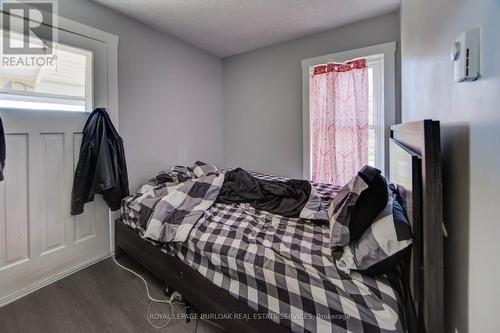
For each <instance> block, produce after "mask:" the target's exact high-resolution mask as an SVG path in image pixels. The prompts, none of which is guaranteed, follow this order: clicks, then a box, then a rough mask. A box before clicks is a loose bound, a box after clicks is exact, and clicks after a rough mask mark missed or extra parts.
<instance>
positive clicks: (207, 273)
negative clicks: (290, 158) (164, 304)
mask: <svg viewBox="0 0 500 333" xmlns="http://www.w3.org/2000/svg"><path fill="white" fill-rule="evenodd" d="M390 147H391V148H390V162H391V163H390V166H391V173H390V180H391V181H392V182H394V183H396V184H398V185H399V186H400V187H401V188H402V189H403V191H402V193H403V196H404V200H405V205H406V207H405V208H406V210H407V213H408V217H409V219H410V221H411V223H412V225H413V230H414V248H413V251H412V258H411V259H412V261H411V263H410V266H409V268H410V270H411V273H410V274H409V280H410V281H409V283H410V284H409V285H410V289H411V294H412V296H413V300H414V303H412V304H411V305H412V306H413V308H414V309H415V312H416V314H417V316H416V318H415V322H414V323H412V322H410V320H408V318H407V317H408V316H407V315H406V314H407V313H408V307H409V306H408V304H407V297H406V296H405V295H404V292H403V290H402V289H401V288H399V285H398V284H397V283H395V281H394V280H393V279H392V278H391V277H389V276H377V277H369V276H365V275H363V274H359V273H356V272H351V274H349V275H347V274H344V273H342V272H340V271H338V270H337V269H336V267H335V263H334V259H333V258H332V257H331V251H330V249H329V247H328V244H327V242H328V226H327V225H322V224H320V223H304V221H300V219H297V218H285V217H282V216H279V215H274V214H271V213H267V212H264V211H258V210H255V209H253V208H252V207H250V206H248V205H226V204H219V203H217V204H214V205H213V206H212V207H211V208H210V209H208V210H206V212H205V213H204V214H203V216H202V217H201V218H200V219H199V221H198V222H197V223H196V225H195V226H194V228H193V229H192V231H191V232H190V234H189V237H188V239H187V241H186V242H183V243H166V244H155V243H152V242H150V241H147V240H145V239H144V238H143V237H141V235H142V234H143V231H144V230H141V228H140V227H138V225H136V224H135V223H134V221H132V220H128V219H126V218H122V220H117V221H116V227H115V244H116V255H117V256H120V255H121V254H123V253H127V254H129V255H130V256H131V257H133V258H135V259H136V260H137V261H139V262H140V263H142V264H143V265H144V266H145V267H146V268H147V269H149V270H150V271H151V272H153V273H154V274H155V275H156V276H157V277H158V278H160V279H161V280H163V281H165V282H166V283H167V284H168V285H169V286H170V287H172V288H174V289H175V290H177V291H179V292H180V293H181V294H182V295H183V297H184V298H185V299H186V300H187V301H188V302H189V303H191V304H193V305H194V306H195V307H196V308H197V309H199V310H200V311H201V312H203V313H204V314H206V315H207V318H208V319H211V320H213V321H215V322H218V323H219V324H220V325H221V326H222V327H224V328H226V329H227V330H229V331H233V330H239V331H241V332H267V331H275V332H288V331H294V332H317V331H321V332H326V331H329V332H331V331H333V332H348V331H349V332H394V331H396V332H401V331H404V330H405V327H411V330H413V331H423V330H425V331H427V332H441V331H442V329H441V328H442V327H443V326H442V315H441V316H439V313H442V250H441V247H442V243H441V242H442V240H441V220H440V173H439V168H440V166H439V123H438V122H435V121H430V120H426V121H422V122H416V123H408V124H401V125H396V126H394V127H393V128H392V129H391V143H390ZM255 176H256V177H263V178H266V177H271V176H265V175H259V174H256V175H255ZM271 178H272V179H275V177H271ZM314 186H315V187H316V189H317V191H318V193H319V194H320V196H321V197H322V198H323V199H324V204H328V199H329V198H331V197H332V196H334V194H335V191H337V190H338V189H337V188H335V187H333V186H330V185H327V184H314ZM426 239H432V242H428V241H424V240H426ZM423 265H425V267H431V269H426V270H425V271H424V270H422V267H423ZM440 293H441V294H440Z"/></svg>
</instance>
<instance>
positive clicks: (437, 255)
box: [389, 120, 444, 333]
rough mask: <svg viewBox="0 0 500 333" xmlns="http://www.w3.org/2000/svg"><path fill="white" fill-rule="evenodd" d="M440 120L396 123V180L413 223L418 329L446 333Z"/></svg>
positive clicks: (413, 289) (392, 142)
mask: <svg viewBox="0 0 500 333" xmlns="http://www.w3.org/2000/svg"><path fill="white" fill-rule="evenodd" d="M440 140H441V139H440V128H439V121H433V120H423V121H417V122H410V123H404V124H398V125H394V126H391V139H390V143H389V147H390V151H389V160H390V175H389V180H390V182H391V183H394V184H397V185H398V189H399V190H400V193H401V195H402V197H403V201H404V205H405V208H406V212H407V215H408V218H409V220H410V222H411V224H412V231H413V249H412V257H411V263H410V265H411V268H410V289H411V292H412V296H413V301H414V304H415V310H416V313H417V319H418V322H419V326H420V327H419V330H418V331H419V332H421V331H422V332H423V331H425V332H427V333H433V332H437V333H441V332H444V305H443V229H442V193H441V149H440V146H441V145H440Z"/></svg>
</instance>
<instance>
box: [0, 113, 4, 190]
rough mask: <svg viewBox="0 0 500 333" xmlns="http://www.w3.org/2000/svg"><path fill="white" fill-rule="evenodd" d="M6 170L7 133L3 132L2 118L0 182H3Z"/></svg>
mask: <svg viewBox="0 0 500 333" xmlns="http://www.w3.org/2000/svg"><path fill="white" fill-rule="evenodd" d="M4 168H5V133H4V132H3V124H2V118H0V182H1V181H2V180H3V178H4V175H3V170H4Z"/></svg>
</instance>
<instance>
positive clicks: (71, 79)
mask: <svg viewBox="0 0 500 333" xmlns="http://www.w3.org/2000/svg"><path fill="white" fill-rule="evenodd" d="M9 36H10V38H11V43H12V44H13V45H15V43H16V42H19V41H21V39H22V38H23V36H22V35H20V34H17V33H13V32H11V33H10V34H9ZM30 43H33V44H41V41H40V40H38V39H37V38H30ZM53 45H54V46H53V47H54V54H55V57H56V58H55V61H54V62H53V65H52V66H50V65H48V64H47V63H45V64H43V63H42V64H41V66H40V65H38V64H37V63H36V62H35V63H30V64H29V66H27V65H23V64H21V65H19V64H18V65H16V63H15V62H14V63H10V64H9V63H7V64H6V63H4V62H5V57H4V60H3V62H2V64H1V65H0V108H6V109H28V110H54V111H73V112H85V111H87V112H89V111H91V110H92V90H93V85H92V72H93V71H92V64H93V62H92V52H91V51H87V50H83V49H80V48H76V47H72V46H68V45H64V44H61V43H54V44H53ZM16 61H17V60H16Z"/></svg>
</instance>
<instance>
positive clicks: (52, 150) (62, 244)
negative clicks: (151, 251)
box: [0, 30, 110, 305]
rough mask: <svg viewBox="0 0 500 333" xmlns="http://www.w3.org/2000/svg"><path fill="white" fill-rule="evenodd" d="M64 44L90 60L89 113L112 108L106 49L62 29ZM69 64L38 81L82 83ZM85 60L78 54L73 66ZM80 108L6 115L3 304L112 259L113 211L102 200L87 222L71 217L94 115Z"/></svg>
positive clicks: (0, 202) (0, 197) (0, 200)
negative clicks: (76, 177)
mask: <svg viewBox="0 0 500 333" xmlns="http://www.w3.org/2000/svg"><path fill="white" fill-rule="evenodd" d="M58 41H59V43H61V44H65V45H67V46H68V47H69V49H70V50H71V48H75V47H76V48H79V49H81V51H82V54H84V55H85V54H86V55H87V56H89V55H90V59H91V60H90V61H89V62H87V63H86V66H90V67H91V68H90V70H88V69H89V68H86V80H91V85H90V87H91V90H88V89H87V90H86V91H85V96H84V98H83V100H84V101H83V102H82V103H84V104H85V103H86V104H85V105H86V107H87V111H89V110H90V109H91V108H92V107H97V106H104V107H108V105H109V103H108V91H107V87H108V77H107V75H108V74H107V73H108V70H107V61H108V60H107V52H108V50H107V45H106V44H105V43H103V42H100V41H97V40H94V39H91V38H88V37H84V36H82V35H79V34H74V33H70V32H67V31H63V30H59V36H58ZM63 47H64V45H63ZM77 53H78V52H77ZM63 58H64V57H62V55H61V57H59V58H58V65H57V66H59V69H58V70H60V72H61V73H55V74H54V73H52V74H50V73H48V74H43V73H41V74H40V73H39V76H37V77H36V80H46V82H47V85H46V87H49V86H50V84H55V83H54V82H57V80H59V81H61V80H62V81H63V82H66V83H67V84H68V85H71V82H72V80H73V81H75V80H76V79H77V77H78V75H80V76H81V72H79V73H80V74H78V73H76V72H75V73H73V72H72V71H73V70H75V71H76V69H77V68H79V66H81V63H72V61H73V60H72V58H71V56H67V57H66V58H64V59H63ZM78 59H79V58H78V57H77V56H76V55H75V60H74V61H75V62H78V61H80V60H81V59H80V60H78ZM59 60H61V61H59ZM64 66H67V68H64ZM80 71H81V68H80ZM2 74H4V77H5V75H6V74H5V73H2ZM13 74H16V73H13ZM14 76H15V75H14ZM72 76H74V77H72ZM28 81H29V80H28ZM75 82H76V81H75ZM28 83H29V82H28ZM37 83H38V82H37ZM59 84H60V82H59ZM33 85H35V83H33ZM52 87H53V86H52ZM70 88H71V87H70V86H68V89H70ZM80 88H81V87H80ZM44 89H45V88H44ZM47 89H49V88H47ZM50 89H52V88H50ZM63 90H64V89H61V90H60V91H61V92H62V91H63ZM13 95H16V93H15V92H14V93H13ZM55 95H57V89H56V94H55ZM55 95H54V96H55ZM63 99H64V98H63V97H61V100H63ZM55 100H57V98H56V99H55ZM63 102H64V101H63ZM64 103H65V102H64ZM78 103H79V102H78V101H77V103H76V104H78ZM54 105H55V106H57V103H56V102H55V104H54ZM75 108H76V109H78V108H77V107H75ZM75 108H73V111H72V112H70V111H67V110H66V111H62V110H58V111H56V110H36V109H21V108H19V107H16V108H8V107H7V108H6V107H5V106H4V107H3V108H0V115H1V117H2V119H3V123H4V129H5V131H6V146H7V161H6V166H5V180H4V181H3V182H0V305H2V304H6V303H7V302H10V301H12V300H13V299H15V298H17V297H19V296H22V295H24V294H25V293H26V292H28V291H30V290H33V289H36V288H39V287H40V286H43V285H44V284H46V283H49V282H51V281H54V280H56V279H58V278H60V277H62V276H64V275H66V274H69V273H71V272H73V271H74V270H76V269H78V268H81V267H84V266H85V265H88V264H90V263H93V262H95V261H97V260H99V259H101V258H103V257H105V256H107V255H109V253H110V237H109V222H108V220H109V218H108V216H109V211H108V208H107V207H106V205H105V203H104V202H103V200H102V199H101V196H100V195H96V197H95V200H94V202H91V203H88V204H87V205H86V206H85V212H84V213H83V214H82V215H79V216H71V215H70V201H71V190H72V183H73V173H74V169H75V167H76V164H77V161H78V156H79V150H80V143H81V139H82V134H81V132H82V129H83V126H84V124H85V121H86V119H87V117H88V116H89V113H88V112H82V111H74V110H75Z"/></svg>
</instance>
